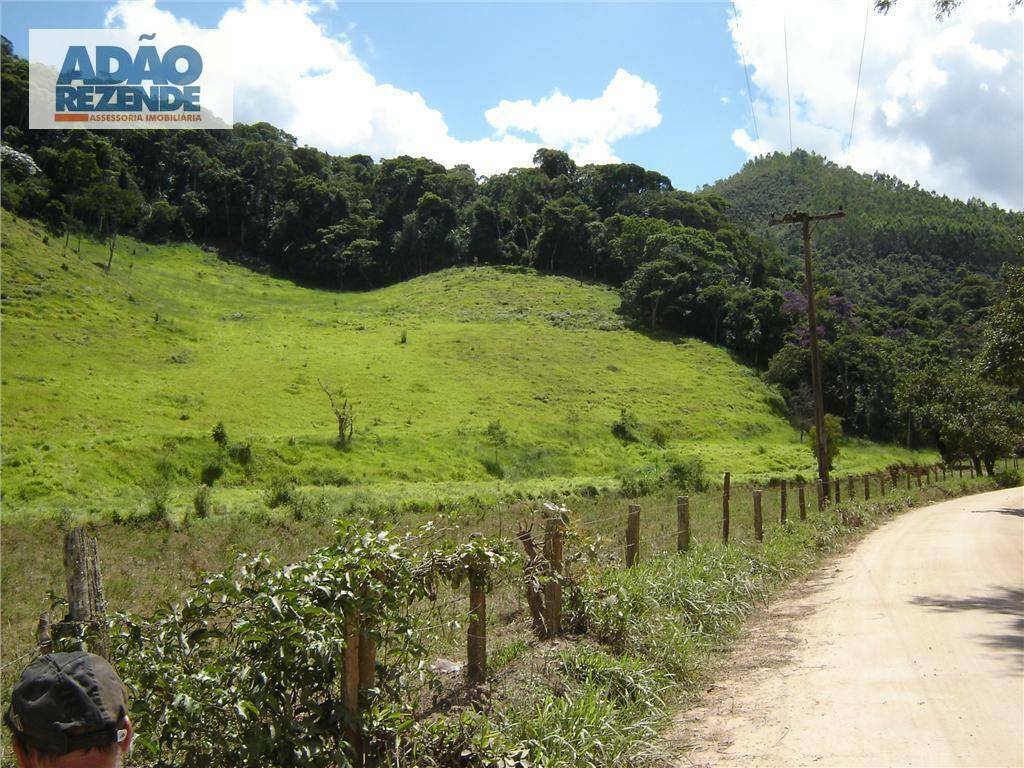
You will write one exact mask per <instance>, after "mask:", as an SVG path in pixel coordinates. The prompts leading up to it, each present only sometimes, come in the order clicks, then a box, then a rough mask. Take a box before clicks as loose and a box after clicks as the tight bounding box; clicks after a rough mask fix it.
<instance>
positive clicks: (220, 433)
mask: <svg viewBox="0 0 1024 768" xmlns="http://www.w3.org/2000/svg"><path fill="white" fill-rule="evenodd" d="M211 437H213V442H215V443H216V444H217V445H218V447H220V448H221V449H222V450H223V449H225V448H227V447H228V431H227V429H226V428H225V426H224V422H223V421H218V422H217V423H216V424H214V426H213V432H212V433H211Z"/></svg>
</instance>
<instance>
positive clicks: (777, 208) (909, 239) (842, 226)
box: [704, 150, 1024, 336]
mask: <svg viewBox="0 0 1024 768" xmlns="http://www.w3.org/2000/svg"><path fill="white" fill-rule="evenodd" d="M704 189H705V191H707V192H711V193H715V194H717V195H720V196H722V197H723V198H725V199H726V200H727V201H728V202H729V203H730V205H731V207H730V209H729V216H730V218H732V219H734V220H735V221H737V222H740V223H744V224H746V225H748V226H750V227H751V228H753V229H754V230H755V231H757V232H759V233H761V234H763V235H765V236H768V237H771V238H772V239H773V240H775V241H776V242H778V243H779V244H780V245H781V246H782V247H783V249H784V250H786V251H787V252H789V253H791V254H793V255H798V254H799V253H800V252H801V248H802V244H801V240H800V234H799V231H798V228H796V227H776V228H769V227H768V226H767V222H768V219H769V217H770V216H771V215H772V213H773V212H778V213H784V212H787V211H791V210H794V209H800V210H811V211H817V212H825V211H834V210H838V209H840V208H842V209H843V211H844V212H845V214H846V217H845V218H844V219H842V220H839V221H835V222H829V223H827V224H821V225H816V226H815V231H814V255H815V260H816V263H817V264H818V265H819V266H820V271H821V275H822V279H824V280H825V281H826V283H827V284H831V285H832V286H833V287H834V288H837V289H839V290H840V291H841V292H842V293H843V294H844V295H845V296H847V297H848V298H850V299H851V300H852V301H853V302H854V303H855V304H858V305H860V306H871V305H875V304H878V305H881V306H883V307H885V308H888V309H890V310H893V311H894V313H895V316H889V317H887V318H886V322H891V324H892V325H893V326H894V327H910V328H912V329H913V330H914V331H915V332H917V333H919V334H924V335H927V336H935V335H937V334H938V332H939V330H940V328H939V326H941V327H942V328H948V326H949V324H950V323H953V324H955V323H956V322H957V321H963V322H966V323H968V324H969V323H970V322H971V321H973V320H976V319H977V318H975V317H972V316H971V310H972V309H980V308H982V307H984V306H985V305H987V304H988V303H989V302H988V297H987V296H986V294H988V293H989V288H990V284H989V282H988V281H987V280H985V279H984V278H992V277H996V276H997V275H998V273H999V270H1000V267H1001V266H1002V265H1003V264H1004V263H1009V264H1014V265H1020V264H1024V215H1022V214H1021V213H1016V212H1011V211H1006V210H1004V209H1002V208H1000V207H998V206H995V205H989V204H987V203H985V202H983V201H981V200H969V201H967V202H964V201H962V200H956V199H952V198H949V197H946V196H943V195H938V194H936V193H934V192H929V191H926V190H924V189H922V188H921V187H919V186H918V185H916V184H915V185H913V186H911V185H909V184H907V183H905V182H903V181H901V180H900V179H897V178H895V177H893V176H888V175H886V174H881V173H875V174H865V173H858V172H857V171H854V170H853V169H851V168H848V167H842V166H839V165H836V164H835V163H833V162H830V161H829V160H827V159H825V158H824V157H821V156H820V155H816V154H813V153H808V152H805V151H803V150H797V151H795V152H793V153H792V154H791V155H786V154H783V153H775V154H772V155H766V156H763V157H759V158H757V159H755V160H751V161H749V162H748V163H747V164H746V165H745V166H744V167H743V169H742V170H740V171H739V172H738V173H736V174H734V175H733V176H730V177H729V178H727V179H723V180H722V181H719V182H717V183H715V184H713V185H710V186H707V187H705V188H704ZM979 278H980V279H979ZM929 299H937V301H930V300H929ZM956 305H959V306H956ZM961 310H967V314H964V312H962V311H961ZM928 314H935V315H937V316H938V317H936V318H935V319H937V320H940V321H941V323H939V324H937V326H936V327H935V328H932V327H930V324H929V323H928V322H921V321H922V320H927V318H926V317H925V316H926V315H928ZM877 330H879V331H883V330H885V329H884V328H879V329H877Z"/></svg>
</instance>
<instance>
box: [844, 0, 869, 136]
mask: <svg viewBox="0 0 1024 768" xmlns="http://www.w3.org/2000/svg"><path fill="white" fill-rule="evenodd" d="M870 16H871V3H870V2H868V3H867V4H866V5H865V6H864V36H863V37H862V38H861V40H860V63H858V64H857V88H856V90H854V92H853V113H852V114H851V115H850V137H849V138H848V139H847V140H846V149H847V151H849V149H850V145H851V144H852V143H853V121H854V120H856V119H857V97H858V96H860V73H861V70H862V69H863V68H864V47H865V45H866V44H867V41H868V18H869V17H870Z"/></svg>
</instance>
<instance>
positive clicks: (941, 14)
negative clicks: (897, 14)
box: [875, 0, 1024, 19]
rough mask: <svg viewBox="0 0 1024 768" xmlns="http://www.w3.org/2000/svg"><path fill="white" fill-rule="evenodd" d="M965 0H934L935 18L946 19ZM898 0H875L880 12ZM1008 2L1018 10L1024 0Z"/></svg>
mask: <svg viewBox="0 0 1024 768" xmlns="http://www.w3.org/2000/svg"><path fill="white" fill-rule="evenodd" d="M963 1H964V0H932V6H933V7H934V8H935V18H937V19H944V18H946V17H947V16H949V15H950V14H951V13H953V11H955V10H956V9H957V8H959V7H960V6H961V5H962V4H963ZM896 2H897V0H875V10H876V11H877V12H878V13H881V14H883V15H884V14H886V13H888V12H889V11H891V10H892V7H893V6H894V5H896ZM1007 4H1008V5H1009V7H1010V9H1011V10H1016V9H1017V8H1020V6H1021V5H1022V4H1024V0H1008V1H1007Z"/></svg>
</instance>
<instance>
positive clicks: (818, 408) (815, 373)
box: [768, 208, 846, 502]
mask: <svg viewBox="0 0 1024 768" xmlns="http://www.w3.org/2000/svg"><path fill="white" fill-rule="evenodd" d="M845 215H846V214H845V213H843V210H842V209H841V208H840V209H839V210H838V211H835V212H833V213H821V214H810V213H807V212H806V211H792V212H791V213H787V214H784V215H783V216H776V215H775V214H774V213H773V214H772V216H771V218H770V219H768V224H769V225H771V226H773V227H774V226H778V225H780V224H800V225H801V228H802V230H803V236H804V290H805V291H806V293H807V322H808V324H809V325H810V332H811V386H812V387H813V388H814V431H815V433H816V437H817V445H816V448H817V453H818V477H819V478H820V479H821V484H822V490H823V495H822V497H821V498H822V501H823V502H824V501H825V500H827V499H829V498H831V491H832V489H831V486H830V485H829V481H828V453H827V444H826V437H825V395H824V391H823V387H822V381H821V356H820V354H819V352H818V314H817V311H816V309H815V306H814V276H813V275H812V273H811V222H812V221H824V220H826V219H841V218H843V216H845Z"/></svg>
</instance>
